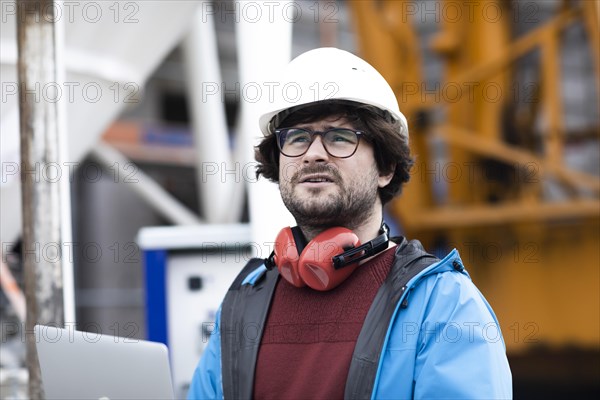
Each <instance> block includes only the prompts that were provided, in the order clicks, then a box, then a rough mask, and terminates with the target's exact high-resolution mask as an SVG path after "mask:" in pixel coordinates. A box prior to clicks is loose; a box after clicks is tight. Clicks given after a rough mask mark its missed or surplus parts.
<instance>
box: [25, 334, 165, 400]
mask: <svg viewBox="0 0 600 400" xmlns="http://www.w3.org/2000/svg"><path fill="white" fill-rule="evenodd" d="M35 338H36V347H37V351H38V357H39V360H40V367H41V372H42V383H43V386H44V391H45V393H46V398H47V399H95V400H98V399H101V400H112V399H138V400H139V399H161V400H172V399H173V398H174V397H173V384H172V381H171V370H170V367H169V355H168V351H167V347H166V346H165V345H164V344H162V343H155V342H147V341H143V340H138V339H127V338H121V337H115V336H109V335H101V334H98V333H88V332H81V331H76V330H74V329H59V328H55V327H50V326H44V325H36V326H35Z"/></svg>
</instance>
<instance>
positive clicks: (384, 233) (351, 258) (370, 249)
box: [265, 222, 390, 270]
mask: <svg viewBox="0 0 600 400" xmlns="http://www.w3.org/2000/svg"><path fill="white" fill-rule="evenodd" d="M291 231H292V234H293V237H294V241H295V242H296V245H297V246H298V253H302V250H304V247H306V244H307V243H306V239H305V238H304V235H303V234H302V231H301V230H300V228H299V227H297V226H294V227H293V228H291ZM389 233H390V228H389V227H388V226H387V224H386V223H385V222H381V228H380V229H379V236H377V237H376V238H375V239H373V240H371V241H369V242H367V243H365V244H363V245H361V246H358V247H354V248H351V249H349V250H347V251H344V252H343V253H341V254H338V255H336V256H334V257H333V258H332V262H333V268H334V269H336V270H338V269H341V268H344V267H346V266H348V265H350V264H354V263H356V262H358V261H362V260H364V259H365V258H369V257H371V256H373V255H375V254H377V253H380V252H382V251H383V250H385V249H387V247H388V243H389V241H390V238H389ZM361 253H362V254H361ZM357 255H358V256H357ZM276 266H277V264H276V263H275V251H272V252H271V254H270V255H269V257H268V258H266V259H265V267H267V269H269V270H270V269H273V268H275V267H276Z"/></svg>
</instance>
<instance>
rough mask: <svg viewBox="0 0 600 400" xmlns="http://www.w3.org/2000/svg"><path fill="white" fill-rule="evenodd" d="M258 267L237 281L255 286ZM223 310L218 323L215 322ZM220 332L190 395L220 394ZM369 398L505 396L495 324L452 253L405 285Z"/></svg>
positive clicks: (507, 378)
mask: <svg viewBox="0 0 600 400" xmlns="http://www.w3.org/2000/svg"><path fill="white" fill-rule="evenodd" d="M263 272H264V267H260V268H259V269H257V270H256V271H255V273H253V274H250V275H249V277H248V278H249V279H246V280H245V281H244V282H243V283H242V284H253V283H254V282H256V280H257V279H256V278H257V277H258V276H260V274H261V273H263ZM220 317H221V315H220V312H219V313H218V314H217V320H216V325H217V326H219V324H220ZM222 386H223V385H222V374H221V337H220V333H219V330H218V329H215V332H214V333H213V335H212V336H211V338H210V341H209V343H208V346H207V348H206V350H205V351H204V353H203V355H202V358H201V360H200V362H199V364H198V367H197V368H196V371H195V372H194V376H193V379H192V383H191V386H190V390H189V393H188V399H220V398H223V387H222ZM371 398H372V399H411V398H414V399H441V398H444V399H510V398H512V377H511V372H510V368H509V365H508V361H507V358H506V349H505V344H504V340H503V338H502V334H501V332H500V328H499V324H498V321H497V319H496V316H495V315H494V312H493V311H492V308H491V307H490V305H489V304H488V302H487V301H486V300H485V298H484V297H483V295H482V294H481V293H480V292H479V290H478V289H477V288H476V287H475V285H474V284H473V283H472V281H471V279H470V277H469V275H468V273H467V272H466V270H465V269H464V268H463V263H462V260H461V259H460V256H459V254H458V252H457V251H456V250H453V251H452V252H451V253H450V254H448V255H447V256H446V257H445V258H444V259H443V260H440V261H439V262H436V263H434V264H432V265H430V266H429V267H427V268H425V269H424V270H423V271H421V272H420V273H419V274H418V275H416V276H414V277H413V278H412V279H411V280H410V281H409V282H408V284H407V285H406V290H405V291H404V292H403V294H402V296H401V297H400V300H399V301H398V303H397V305H396V308H395V311H394V314H393V316H392V319H391V323H390V324H389V327H388V329H387V334H386V337H385V341H384V344H383V352H382V354H381V357H379V365H378V367H377V373H376V377H375V383H374V386H373V390H372V392H371Z"/></svg>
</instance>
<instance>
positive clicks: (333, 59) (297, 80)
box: [259, 47, 408, 140]
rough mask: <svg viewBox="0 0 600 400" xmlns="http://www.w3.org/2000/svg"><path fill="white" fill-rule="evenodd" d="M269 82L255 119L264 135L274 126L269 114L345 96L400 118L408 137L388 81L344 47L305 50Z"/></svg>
mask: <svg viewBox="0 0 600 400" xmlns="http://www.w3.org/2000/svg"><path fill="white" fill-rule="evenodd" d="M270 85H271V87H272V90H271V92H270V94H269V96H268V97H269V98H268V104H266V105H265V112H264V114H262V115H261V117H260V119H259V124H260V129H261V131H262V132H263V134H264V135H269V134H270V133H271V132H272V131H273V129H274V128H275V127H273V126H271V124H272V120H273V118H274V117H275V116H277V115H278V114H280V113H282V112H284V111H286V110H290V109H292V108H296V107H299V106H304V105H310V104H313V103H316V102H319V101H327V100H345V101H352V102H356V103H361V104H367V105H371V106H375V107H377V108H378V109H380V110H383V111H384V112H385V111H387V112H388V113H389V114H390V115H391V116H392V117H393V118H394V119H395V120H400V121H401V123H402V127H403V128H402V130H401V132H400V134H401V135H402V136H403V137H404V139H406V140H407V139H408V125H407V122H406V117H404V115H403V114H402V113H401V112H400V107H398V100H397V99H396V96H395V95H394V91H393V90H392V88H391V87H390V85H389V84H388V83H387V81H386V80H385V79H384V78H383V76H381V74H380V73H379V72H378V71H377V70H376V69H375V68H373V67H372V66H371V65H370V64H369V63H367V62H366V61H365V60H363V59H361V58H359V57H357V56H355V55H354V54H352V53H349V52H347V51H344V50H340V49H336V48H333V47H323V48H319V49H314V50H310V51H307V52H306V53H303V54H301V55H299V56H298V57H296V58H295V59H293V60H292V61H291V62H290V63H289V64H288V65H287V66H286V67H285V68H284V69H283V71H282V73H281V76H280V78H279V80H278V81H277V82H271V83H270ZM265 97H266V96H265Z"/></svg>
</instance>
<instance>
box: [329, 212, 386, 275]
mask: <svg viewBox="0 0 600 400" xmlns="http://www.w3.org/2000/svg"><path fill="white" fill-rule="evenodd" d="M389 233H390V228H389V227H388V226H387V224H386V223H385V222H382V223H381V228H380V229H379V236H377V237H376V238H375V239H373V240H371V241H369V242H367V243H365V244H362V245H360V246H358V247H354V248H352V249H349V250H347V251H345V252H343V253H342V254H338V255H337V256H334V257H333V268H335V269H341V268H344V267H345V266H347V265H350V264H354V263H356V262H359V261H361V260H364V259H365V258H369V257H371V256H374V255H375V254H377V253H380V252H382V251H383V250H385V249H387V248H388V243H389V241H390V237H389ZM361 253H362V254H361Z"/></svg>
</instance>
